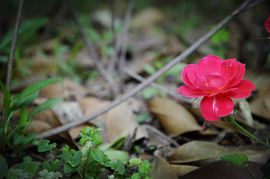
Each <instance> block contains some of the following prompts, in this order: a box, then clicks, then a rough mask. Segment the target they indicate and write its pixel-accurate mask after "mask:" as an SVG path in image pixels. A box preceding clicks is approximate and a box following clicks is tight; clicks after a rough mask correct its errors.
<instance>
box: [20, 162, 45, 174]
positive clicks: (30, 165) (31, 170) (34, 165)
mask: <svg viewBox="0 0 270 179" xmlns="http://www.w3.org/2000/svg"><path fill="white" fill-rule="evenodd" d="M39 165H40V163H39V162H34V161H27V162H23V163H20V164H18V165H16V166H15V169H21V170H23V172H25V173H28V174H32V175H33V176H35V175H36V174H37V172H38V169H39Z"/></svg>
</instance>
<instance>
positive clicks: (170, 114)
mask: <svg viewBox="0 0 270 179" xmlns="http://www.w3.org/2000/svg"><path fill="white" fill-rule="evenodd" d="M149 110H150V112H152V113H154V114H155V115H156V117H157V118H158V119H159V120H160V122H161V124H162V126H163V127H164V130H165V131H166V132H167V133H168V134H183V133H185V132H189V131H196V130H201V129H202V128H201V126H199V125H198V123H197V121H196V120H195V118H194V117H193V116H192V114H191V113H190V112H189V111H188V110H187V109H185V108H184V107H183V106H182V105H180V104H178V103H176V102H175V101H173V100H170V99H168V98H155V99H153V100H152V101H151V102H150V103H149Z"/></svg>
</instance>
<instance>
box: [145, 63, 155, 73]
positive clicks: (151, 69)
mask: <svg viewBox="0 0 270 179" xmlns="http://www.w3.org/2000/svg"><path fill="white" fill-rule="evenodd" d="M143 69H144V71H145V72H146V73H147V74H148V75H153V74H154V73H156V69H155V68H154V67H153V66H151V65H148V64H146V65H144V66H143Z"/></svg>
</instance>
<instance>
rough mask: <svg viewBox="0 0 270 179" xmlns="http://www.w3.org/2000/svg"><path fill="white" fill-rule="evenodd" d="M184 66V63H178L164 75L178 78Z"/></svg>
mask: <svg viewBox="0 0 270 179" xmlns="http://www.w3.org/2000/svg"><path fill="white" fill-rule="evenodd" d="M185 66H186V64H185V63H178V64H177V65H175V66H174V67H172V68H171V69H170V70H168V71H167V72H166V75H171V76H178V75H180V74H181V72H182V71H183V69H184V67H185Z"/></svg>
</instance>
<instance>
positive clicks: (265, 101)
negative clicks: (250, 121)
mask: <svg viewBox="0 0 270 179" xmlns="http://www.w3.org/2000/svg"><path fill="white" fill-rule="evenodd" d="M269 91H270V86H266V87H264V88H263V89H261V90H260V91H259V93H258V95H257V96H255V99H254V100H253V101H252V102H251V103H250V107H251V112H252V113H253V114H256V115H258V116H260V117H263V118H265V119H268V120H270V93H269Z"/></svg>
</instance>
